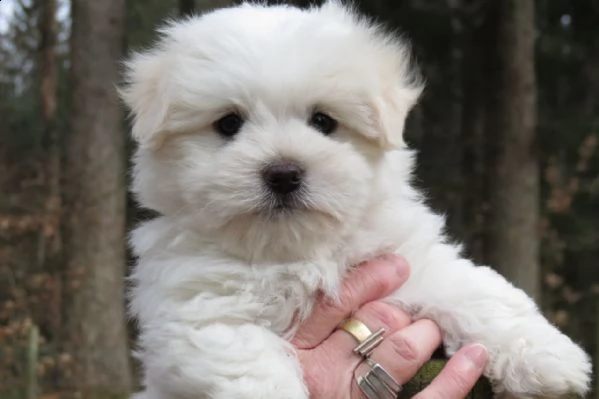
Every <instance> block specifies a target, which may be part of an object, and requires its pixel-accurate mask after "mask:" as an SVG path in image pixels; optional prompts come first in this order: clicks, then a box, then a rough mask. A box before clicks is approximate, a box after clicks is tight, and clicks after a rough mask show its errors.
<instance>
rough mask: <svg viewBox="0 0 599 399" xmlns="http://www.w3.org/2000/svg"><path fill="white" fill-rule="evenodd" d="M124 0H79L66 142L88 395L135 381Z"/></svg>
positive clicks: (78, 353)
mask: <svg viewBox="0 0 599 399" xmlns="http://www.w3.org/2000/svg"><path fill="white" fill-rule="evenodd" d="M124 17H125V2H124V0H106V1H101V2H100V1H87V0H73V1H72V19H73V26H72V36H71V60H72V61H71V62H72V67H71V104H70V106H71V120H70V122H71V131H70V132H69V135H68V138H67V146H66V150H67V151H66V168H65V170H66V186H65V209H68V214H66V215H65V226H66V234H65V248H66V250H65V252H66V254H67V265H66V266H67V273H68V274H67V282H68V294H67V299H68V307H67V309H66V313H65V318H66V320H67V326H66V328H67V332H68V335H67V339H68V340H67V344H68V346H69V349H70V351H71V354H72V355H73V357H74V365H75V366H74V368H73V370H72V372H73V381H72V383H73V387H74V388H75V389H77V390H78V391H79V392H80V394H81V395H82V397H83V398H95V397H101V395H108V394H111V395H112V396H111V397H123V398H124V397H127V396H128V394H129V392H130V390H131V388H132V378H131V370H130V365H129V353H128V349H127V335H126V329H125V315H124V283H123V280H124V275H125V175H126V173H125V152H124V150H125V134H124V132H123V130H122V113H121V109H120V106H119V100H118V97H117V93H116V90H115V88H114V84H115V82H117V81H118V76H119V64H118V63H119V59H120V57H121V54H122V46H123V43H124V26H123V23H124Z"/></svg>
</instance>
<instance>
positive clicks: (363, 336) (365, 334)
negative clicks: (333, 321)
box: [338, 317, 385, 358]
mask: <svg viewBox="0 0 599 399" xmlns="http://www.w3.org/2000/svg"><path fill="white" fill-rule="evenodd" d="M338 328H339V329H340V330H343V331H345V332H346V333H348V334H349V335H351V336H352V337H354V339H355V340H356V341H358V346H356V347H355V348H354V350H353V352H354V353H355V354H356V355H359V356H361V357H363V358H367V357H368V356H370V353H372V351H373V350H374V349H375V348H376V347H377V346H378V345H379V344H380V343H381V342H383V339H384V338H383V335H384V334H385V329H384V328H382V327H381V328H379V329H378V330H376V331H375V332H372V331H370V328H368V327H367V326H366V324H364V323H362V322H361V321H360V320H358V319H354V318H353V317H350V318H348V319H345V320H344V321H343V322H341V324H339V327H338Z"/></svg>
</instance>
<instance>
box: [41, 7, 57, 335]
mask: <svg viewBox="0 0 599 399" xmlns="http://www.w3.org/2000/svg"><path fill="white" fill-rule="evenodd" d="M36 5H37V6H38V8H39V10H40V14H39V19H38V25H39V33H40V46H39V50H40V58H39V63H40V77H41V91H40V95H41V108H42V121H43V126H44V147H45V154H46V159H45V163H46V168H45V173H46V174H45V180H46V187H47V197H46V204H45V213H46V223H45V224H44V229H43V231H42V233H41V234H42V238H43V244H44V246H43V248H42V249H43V258H42V259H41V260H42V262H43V266H44V268H45V269H46V270H47V271H49V272H50V273H51V274H52V275H53V277H54V279H55V281H56V282H59V281H60V273H61V270H60V265H61V263H62V262H61V247H62V245H61V244H62V243H61V234H60V231H61V226H60V213H61V204H62V198H61V196H62V192H61V157H62V151H61V150H62V148H61V143H60V135H59V134H58V128H57V109H58V106H57V104H58V98H57V96H58V92H57V90H58V62H57V54H56V50H57V42H58V22H57V20H56V11H57V4H56V0H44V1H40V0H38V1H37V4H36ZM54 287H55V293H54V299H55V300H54V301H52V304H51V309H50V310H49V314H48V315H47V317H48V320H49V322H50V324H51V326H50V328H51V332H52V334H54V335H55V336H58V335H59V330H60V328H61V326H62V320H61V311H60V306H61V301H60V297H61V292H60V284H54Z"/></svg>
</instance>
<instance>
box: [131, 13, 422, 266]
mask: <svg viewBox="0 0 599 399" xmlns="http://www.w3.org/2000/svg"><path fill="white" fill-rule="evenodd" d="M163 33H164V38H163V40H162V42H161V43H160V44H159V45H158V46H157V47H156V48H155V49H154V50H151V51H149V52H147V53H143V54H138V55H136V56H134V57H133V58H132V60H131V61H130V62H129V64H128V67H129V75H128V84H127V86H126V87H125V88H124V89H123V91H122V93H123V98H124V99H125V101H126V103H127V104H128V105H129V106H130V108H131V109H132V112H133V115H134V118H135V120H134V126H133V135H134V137H135V138H136V139H137V141H138V142H139V147H138V151H137V154H136V159H135V178H134V187H133V190H134V192H135V193H136V194H137V196H138V199H139V200H140V202H141V203H142V204H143V205H145V206H147V207H149V208H152V209H155V210H157V211H159V212H161V213H163V214H165V215H168V216H173V217H179V218H180V219H181V221H182V222H183V223H187V224H188V226H189V227H190V228H192V229H196V230H197V231H201V232H202V233H203V234H209V235H210V236H211V237H213V238H214V239H215V241H216V242H218V243H219V244H220V245H222V246H223V249H225V250H227V251H230V252H233V253H235V254H236V255H238V256H241V257H243V258H246V259H248V260H262V261H265V260H272V261H281V260H294V259H298V258H299V259H306V258H309V257H310V256H313V255H316V253H317V252H318V251H319V250H321V249H322V248H324V247H328V248H330V247H331V245H332V244H334V243H335V241H336V240H338V239H339V238H340V237H342V236H343V235H345V234H347V233H348V232H349V231H350V230H351V229H352V228H354V227H355V226H356V225H357V223H358V222H359V220H360V218H361V217H363V216H364V213H365V212H366V209H367V208H368V207H369V206H372V205H373V203H374V201H376V200H377V198H376V197H377V177H378V172H379V169H380V168H381V163H382V162H383V160H384V153H385V151H387V150H390V149H394V148H397V147H401V146H402V145H403V141H402V130H403V124H404V120H405V117H406V115H407V113H408V111H409V109H410V108H411V107H412V105H413V104H414V102H415V101H416V98H417V96H418V94H419V92H420V88H419V87H418V86H417V85H416V84H415V83H414V82H413V81H412V76H411V75H410V71H409V60H408V59H407V57H408V55H407V52H406V51H405V49H404V47H403V46H402V45H401V43H399V42H397V41H396V40H393V39H391V38H389V37H388V36H385V35H384V34H383V33H381V32H379V31H378V30H377V29H376V28H374V27H372V26H370V25H368V23H367V22H365V21H361V20H359V19H358V18H357V17H355V16H354V15H353V14H352V13H351V12H349V11H348V10H346V9H344V8H342V7H341V6H339V5H338V4H337V3H335V2H332V3H328V4H326V5H325V6H323V7H321V8H315V9H311V10H299V9H296V8H291V7H264V6H257V5H244V6H240V7H236V8H231V9H225V10H220V11H217V12H215V13H212V14H208V15H205V16H203V17H200V18H195V19H190V20H187V21H184V22H181V23H177V24H173V25H171V26H170V27H168V28H166V29H165V30H164V32H163Z"/></svg>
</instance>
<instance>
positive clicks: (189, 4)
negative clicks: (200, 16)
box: [179, 0, 196, 17]
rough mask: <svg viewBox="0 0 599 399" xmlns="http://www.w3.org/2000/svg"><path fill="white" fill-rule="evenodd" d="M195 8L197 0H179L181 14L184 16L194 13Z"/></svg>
mask: <svg viewBox="0 0 599 399" xmlns="http://www.w3.org/2000/svg"><path fill="white" fill-rule="evenodd" d="M195 8H196V6H195V0H179V15H181V16H182V17H184V16H187V15H193V13H194V11H195Z"/></svg>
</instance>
